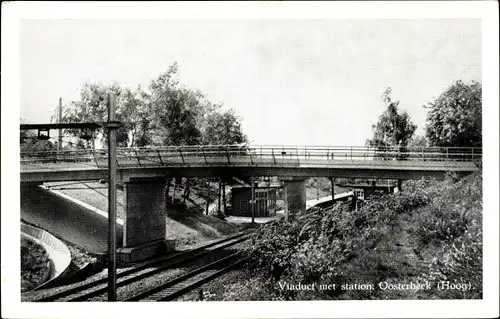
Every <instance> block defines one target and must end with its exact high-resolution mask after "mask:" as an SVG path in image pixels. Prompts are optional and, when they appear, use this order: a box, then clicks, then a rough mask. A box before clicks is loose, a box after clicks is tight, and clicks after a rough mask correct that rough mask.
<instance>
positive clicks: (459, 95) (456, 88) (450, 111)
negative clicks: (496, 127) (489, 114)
mask: <svg viewBox="0 0 500 319" xmlns="http://www.w3.org/2000/svg"><path fill="white" fill-rule="evenodd" d="M481 93H482V89H481V84H480V83H479V82H475V81H473V82H472V83H471V84H465V83H463V82H462V81H456V82H455V83H453V84H452V85H451V86H450V87H448V89H447V90H446V91H445V92H443V93H442V94H441V95H440V96H439V97H438V98H437V99H436V100H435V101H433V102H430V103H428V105H427V106H426V108H428V109H429V112H428V114H427V126H426V136H427V138H428V139H429V142H430V144H431V145H432V146H443V147H453V146H469V147H480V146H482V133H481V130H482V121H481V117H482V110H481V106H482V97H481Z"/></svg>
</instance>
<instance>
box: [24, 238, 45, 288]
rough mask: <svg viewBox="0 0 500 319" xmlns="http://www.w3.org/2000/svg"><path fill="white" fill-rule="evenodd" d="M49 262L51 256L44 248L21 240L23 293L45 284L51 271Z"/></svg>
mask: <svg viewBox="0 0 500 319" xmlns="http://www.w3.org/2000/svg"><path fill="white" fill-rule="evenodd" d="M49 262H50V259H49V255H48V254H47V252H46V251H45V249H44V248H43V247H42V246H40V245H38V244H36V243H34V242H32V241H31V240H28V239H26V238H21V291H27V290H31V289H33V288H35V287H36V286H38V285H40V284H42V283H43V281H44V280H45V279H46V278H45V277H46V275H47V272H48V271H49V270H50V263H49Z"/></svg>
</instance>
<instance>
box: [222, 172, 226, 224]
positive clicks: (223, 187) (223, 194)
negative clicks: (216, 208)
mask: <svg viewBox="0 0 500 319" xmlns="http://www.w3.org/2000/svg"><path fill="white" fill-rule="evenodd" d="M222 206H223V207H224V215H225V216H227V205H226V181H225V180H222Z"/></svg>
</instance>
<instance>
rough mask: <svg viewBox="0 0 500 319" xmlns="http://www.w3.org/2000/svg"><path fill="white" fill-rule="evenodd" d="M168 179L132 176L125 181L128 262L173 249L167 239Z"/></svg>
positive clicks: (124, 254)
mask: <svg viewBox="0 0 500 319" xmlns="http://www.w3.org/2000/svg"><path fill="white" fill-rule="evenodd" d="M165 187H166V180H164V179H150V178H148V179H131V180H128V181H125V182H124V187H123V191H124V206H125V214H124V216H123V247H121V248H118V253H119V254H120V255H121V258H120V259H125V260H123V261H124V262H130V261H136V260H141V259H145V258H149V257H152V256H154V255H158V254H162V253H165V252H167V251H170V250H173V248H174V242H173V240H167V239H166V207H165Z"/></svg>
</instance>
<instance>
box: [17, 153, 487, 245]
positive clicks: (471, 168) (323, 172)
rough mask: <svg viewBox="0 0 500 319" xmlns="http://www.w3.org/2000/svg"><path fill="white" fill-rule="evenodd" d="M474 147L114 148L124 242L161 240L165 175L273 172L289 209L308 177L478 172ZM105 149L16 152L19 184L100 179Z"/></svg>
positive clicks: (299, 201)
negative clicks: (121, 196)
mask: <svg viewBox="0 0 500 319" xmlns="http://www.w3.org/2000/svg"><path fill="white" fill-rule="evenodd" d="M481 156H482V153H481V149H480V148H446V149H444V148H418V149H406V150H404V152H402V151H401V150H400V149H396V148H386V149H381V148H378V149H375V148H368V147H333V146H327V147H312V146H300V147H298V146H242V145H222V146H182V147H161V148H124V149H118V154H117V177H118V180H119V181H120V182H122V183H123V184H124V192H125V203H124V205H125V211H126V213H125V215H126V216H125V218H124V227H123V247H125V248H126V247H139V246H140V247H144V246H145V245H146V246H147V245H148V244H151V243H158V242H159V241H162V240H163V239H164V237H165V227H166V226H165V218H164V200H165V197H164V191H165V185H166V183H165V181H166V180H167V179H168V178H172V177H233V176H234V177H259V176H279V177H280V179H281V180H283V181H284V187H285V189H286V191H285V193H286V194H287V195H286V196H287V203H288V211H289V212H290V213H294V212H296V211H300V210H304V209H305V203H306V196H305V194H306V187H305V180H306V179H307V178H309V177H329V178H332V181H333V178H370V179H372V178H374V179H398V180H402V179H419V178H421V177H423V176H430V177H435V178H438V179H441V178H443V177H444V176H445V174H446V173H448V172H456V173H458V174H469V173H472V172H475V171H478V170H479V168H478V166H479V163H480V161H481ZM107 161H108V157H107V150H104V149H100V150H78V151H58V152H31V153H21V176H20V177H21V186H22V187H32V186H35V185H38V184H41V183H43V182H55V181H83V180H98V179H106V178H107V176H108V170H107Z"/></svg>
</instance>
